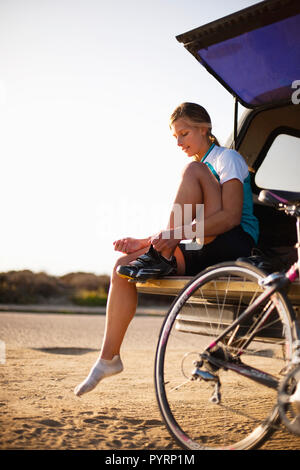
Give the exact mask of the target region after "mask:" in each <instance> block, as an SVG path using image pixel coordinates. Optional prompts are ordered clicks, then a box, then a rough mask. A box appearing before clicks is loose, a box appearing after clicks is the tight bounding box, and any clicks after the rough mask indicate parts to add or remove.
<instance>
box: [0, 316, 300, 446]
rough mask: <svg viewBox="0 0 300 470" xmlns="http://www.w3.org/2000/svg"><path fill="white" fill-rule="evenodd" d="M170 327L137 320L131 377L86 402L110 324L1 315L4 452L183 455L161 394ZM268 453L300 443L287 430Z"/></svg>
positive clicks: (127, 345)
mask: <svg viewBox="0 0 300 470" xmlns="http://www.w3.org/2000/svg"><path fill="white" fill-rule="evenodd" d="M162 321H163V318H162V317H160V316H136V317H135V319H134V320H133V322H132V323H131V325H130V327H129V330H128V333H127V336H126V338H125V341H124V344H123V349H122V359H123V362H124V365H125V370H124V372H123V373H122V374H120V375H118V376H115V377H111V378H108V379H106V380H104V381H103V382H101V384H100V385H99V386H98V387H97V388H96V389H95V390H94V391H92V392H90V393H89V394H86V395H85V396H83V397H81V398H78V397H76V396H75V395H74V394H73V389H74V387H75V386H76V385H77V384H78V383H79V382H81V381H82V379H83V378H84V377H85V376H86V374H87V373H88V371H89V369H90V366H91V365H92V364H93V362H94V360H95V359H96V357H97V355H98V349H99V346H100V344H101V340H102V335H103V331H104V322H105V317H104V316H103V315H78V314H77V315H76V314H75V315H74V314H46V313H42V314H38V313H17V312H5V313H3V312H2V313H0V340H1V341H2V342H4V344H5V358H4V357H3V354H2V356H1V355H0V385H1V390H0V449H2V450H3V449H25V450H29V449H41V450H44V449H52V450H54V449H60V450H64V449H65V450H67V449H85V450H92V449H100V450H134V449H135V450H137V449H139V450H141V449H148V450H152V449H159V450H174V449H179V447H178V445H177V444H176V443H175V442H174V441H173V439H172V437H171V436H170V435H169V433H168V431H167V430H166V428H165V426H164V424H163V422H162V419H161V416H160V413H159V410H158V406H157V402H156V398H155V391H154V380H153V367H154V355H155V348H156V342H157V338H158V333H159V330H160V327H161V324H162ZM2 345H3V343H2ZM265 448H268V449H295V450H296V449H300V438H297V437H294V436H291V435H290V434H288V433H287V432H285V431H284V430H282V432H277V433H275V435H274V437H272V439H271V440H270V441H269V442H268V443H267V444H266V445H265Z"/></svg>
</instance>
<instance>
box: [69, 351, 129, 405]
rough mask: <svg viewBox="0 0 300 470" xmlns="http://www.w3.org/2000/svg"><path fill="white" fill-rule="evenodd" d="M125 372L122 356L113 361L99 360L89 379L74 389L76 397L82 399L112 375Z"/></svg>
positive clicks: (115, 357)
mask: <svg viewBox="0 0 300 470" xmlns="http://www.w3.org/2000/svg"><path fill="white" fill-rule="evenodd" d="M122 370H123V364H122V361H121V359H120V356H114V357H113V359H111V360H107V359H100V358H99V359H98V360H97V361H96V362H95V364H94V365H93V367H92V369H91V371H90V373H89V375H88V376H87V378H86V379H85V380H84V381H83V382H81V384H79V385H77V387H75V389H74V393H75V395H77V396H78V397H80V396H81V395H83V394H84V393H87V392H90V391H91V390H93V389H94V388H95V387H96V385H98V383H99V382H100V380H102V379H104V378H105V377H110V376H111V375H115V374H119V373H120V372H122Z"/></svg>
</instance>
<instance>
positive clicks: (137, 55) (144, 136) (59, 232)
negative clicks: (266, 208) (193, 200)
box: [0, 0, 259, 276]
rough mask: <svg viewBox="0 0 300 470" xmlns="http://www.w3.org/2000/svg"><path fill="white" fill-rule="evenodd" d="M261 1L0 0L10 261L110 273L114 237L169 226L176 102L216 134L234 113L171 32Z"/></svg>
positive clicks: (180, 158) (58, 271) (53, 271)
mask: <svg viewBox="0 0 300 470" xmlns="http://www.w3.org/2000/svg"><path fill="white" fill-rule="evenodd" d="M256 3H259V2H257V1H256V0H229V1H228V2H226V3H224V2H221V1H219V0H213V1H212V2H209V3H205V4H204V3H203V2H194V1H192V0H187V1H186V2H184V4H183V3H182V2H180V1H179V0H154V1H153V2H151V3H149V2H140V1H138V0H130V1H129V2H126V3H124V2H122V1H121V0H116V1H114V2H110V3H109V4H108V3H107V2H103V1H102V2H101V1H100V2H99V1H96V0H87V1H85V2H83V1H81V0H76V1H71V0H62V1H60V2H59V3H53V2H52V1H51V0H44V1H43V2H42V3H41V2H39V1H38V0H28V1H27V2H26V5H24V4H23V3H22V1H21V0H4V1H2V2H1V4H0V24H1V28H0V38H1V40H0V60H1V65H2V67H1V70H2V73H1V75H0V104H1V106H0V122H1V129H2V138H1V139H0V151H1V155H2V172H1V176H2V181H1V183H2V184H1V189H0V195H1V196H2V201H4V204H3V207H2V231H1V251H0V259H1V265H0V266H1V271H2V272H8V271H12V270H15V271H21V270H25V269H28V270H30V271H32V272H45V273H47V274H49V275H53V276H62V275H64V274H67V273H70V272H89V273H94V274H96V275H110V272H111V268H112V267H113V265H114V263H115V261H116V259H117V258H118V257H119V256H120V253H119V252H115V251H114V250H113V245H112V243H113V241H114V240H116V239H118V238H123V237H126V236H132V237H137V238H139V237H141V238H144V237H147V236H149V235H150V234H154V233H156V232H157V231H158V230H160V229H161V228H164V227H165V225H166V221H167V218H168V213H169V211H170V207H171V205H172V202H173V197H174V196H175V191H176V188H177V184H178V180H179V176H180V172H181V169H182V167H183V165H185V164H186V162H187V159H186V157H185V156H184V155H183V153H182V152H181V151H180V150H179V149H178V148H177V146H176V142H175V140H174V137H172V135H171V132H170V131H169V126H168V120H169V116H170V114H171V113H172V111H173V109H174V108H175V107H176V106H177V105H178V104H179V103H181V102H183V101H193V102H198V103H200V104H202V105H203V106H204V107H205V108H206V109H207V110H208V112H209V114H210V116H211V119H212V123H213V129H212V132H213V134H214V135H216V137H217V138H218V139H219V141H220V143H221V145H224V144H225V142H226V141H227V139H228V137H229V136H230V134H231V133H232V130H233V113H234V100H233V97H232V96H231V95H230V94H229V93H228V92H227V91H226V90H225V89H224V88H223V87H222V86H221V85H220V84H219V83H218V82H217V81H216V80H215V79H214V78H213V77H212V76H211V75H210V74H209V73H208V72H207V71H206V70H205V69H204V68H203V67H202V66H201V65H200V64H199V63H198V62H197V61H196V60H195V58H193V57H192V56H191V54H189V53H188V52H187V51H186V50H185V49H184V47H183V46H182V45H181V44H179V43H178V41H177V40H176V38H175V36H176V35H178V34H181V33H184V32H186V31H189V30H192V29H194V28H195V27H198V26H201V25H203V24H206V23H209V22H211V21H214V20H216V19H218V18H221V17H223V16H226V15H229V14H231V13H233V12H235V11H237V10H241V9H243V8H246V7H248V6H251V5H253V4H256Z"/></svg>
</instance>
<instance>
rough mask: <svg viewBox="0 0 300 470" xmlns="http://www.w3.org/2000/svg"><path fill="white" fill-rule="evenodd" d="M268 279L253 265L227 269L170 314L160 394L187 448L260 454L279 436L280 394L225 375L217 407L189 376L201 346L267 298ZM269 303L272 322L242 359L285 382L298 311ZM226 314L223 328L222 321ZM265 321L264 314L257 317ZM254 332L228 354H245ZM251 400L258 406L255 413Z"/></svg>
mask: <svg viewBox="0 0 300 470" xmlns="http://www.w3.org/2000/svg"><path fill="white" fill-rule="evenodd" d="M265 276H266V274H265V273H264V272H262V271H261V270H259V269H257V268H256V267H254V266H252V265H248V264H247V263H242V262H234V263H220V264H218V265H215V266H212V267H210V268H207V269H206V270H204V271H203V272H201V273H199V274H198V275H197V276H196V277H195V278H193V279H192V280H191V281H190V282H189V283H188V284H187V285H186V286H185V288H184V289H183V290H182V291H181V292H180V293H179V295H178V297H177V298H176V299H175V300H174V302H173V304H172V305H171V307H170V309H169V312H168V314H167V316H166V318H165V321H164V323H163V325H162V327H161V331H160V335H159V340H158V344H157V349H156V356H155V374H154V375H155V392H156V398H157V401H158V405H159V409H160V412H161V415H162V418H163V420H164V422H165V424H166V427H167V429H168V430H169V432H170V434H171V435H172V436H173V438H175V440H176V441H177V443H178V444H179V445H180V446H181V447H182V448H184V449H189V450H206V449H216V450H217V449H218V450H219V449H237V450H243V449H254V448H257V447H259V446H261V445H262V443H263V442H264V441H265V440H266V439H268V438H269V437H270V435H271V434H272V433H273V431H274V427H275V423H277V422H278V407H277V390H273V389H270V388H267V387H265V386H261V385H259V384H257V383H256V382H254V381H252V380H250V379H247V378H245V377H242V376H241V375H239V374H236V373H234V372H231V371H223V370H222V369H220V370H219V371H218V372H217V374H218V378H219V379H220V383H221V390H222V398H221V402H220V403H219V404H214V403H211V402H210V401H209V393H210V392H208V391H207V390H208V385H209V384H208V383H207V382H205V381H203V380H200V381H199V380H192V379H191V377H192V376H191V372H190V371H191V370H192V368H194V365H192V363H193V360H194V359H195V358H196V361H197V358H199V354H200V351H199V348H200V347H201V343H203V342H204V345H203V346H202V349H204V348H206V347H207V346H208V345H209V344H210V343H211V339H212V338H216V336H217V335H218V334H219V332H220V330H221V328H224V324H225V323H226V325H228V324H231V323H232V322H233V321H234V318H237V316H239V315H240V314H241V311H242V310H244V309H245V308H246V307H247V306H248V305H249V304H251V303H252V301H253V300H254V299H255V298H257V296H258V292H259V291H261V288H260V287H259V284H258V282H259V281H260V280H262V279H263V278H264V277H265ZM224 282H225V285H224ZM237 282H239V283H241V282H242V283H246V282H247V283H248V284H247V286H245V284H243V285H241V284H237ZM249 282H250V284H249ZM222 283H223V284H222ZM226 283H227V284H226ZM250 285H251V286H252V293H251V295H250V297H249V288H250V287H249V286H250ZM220 286H221V287H220ZM226 286H227V287H226ZM228 286H229V288H228ZM230 286H233V287H232V288H231V287H230ZM245 287H247V288H245ZM204 291H205V297H204V295H203V292H204ZM220 300H221V301H222V303H220ZM270 302H271V303H272V306H273V307H274V310H273V312H272V315H271V318H269V319H268V321H267V322H266V323H265V324H264V326H263V328H261V329H260V330H259V331H258V332H257V335H256V336H255V342H251V343H250V345H249V346H248V347H247V348H246V349H245V351H244V354H243V356H242V357H243V361H245V357H246V361H247V362H245V363H246V364H248V365H252V366H253V367H256V368H258V366H260V368H261V365H260V364H261V363H262V364H263V370H264V371H265V372H268V373H272V375H275V376H276V378H278V380H279V377H280V376H281V374H283V371H284V370H285V367H286V366H287V365H288V364H289V362H290V361H291V358H292V343H293V328H292V326H293V321H294V312H293V309H292V307H291V304H290V302H289V300H288V298H287V297H286V295H285V293H283V292H276V293H275V294H273V295H272V297H271V300H270ZM269 305H271V304H270V303H269ZM264 306H265V305H264ZM219 307H222V308H221V310H220V309H219ZM220 312H221V320H220V319H219V323H218V327H217V328H216V324H217V323H216V321H217V318H216V314H217V313H220ZM261 314H262V312H261V309H259V311H258V312H256V314H255V315H253V318H254V317H255V318H256V319H257V318H259V317H260V315H261ZM250 323H251V322H250ZM252 326H253V325H252ZM249 328H250V326H249V325H242V326H240V327H239V330H238V333H237V334H236V336H235V339H234V341H233V342H232V343H231V345H230V346H229V345H227V346H226V345H225V344H224V346H223V347H224V349H225V348H227V351H228V352H229V351H230V353H231V354H233V353H234V351H236V350H237V348H241V347H242V341H244V340H245V338H246V337H248V336H249ZM247 335H248V336H247ZM231 340H232V338H231ZM226 341H227V342H228V341H229V339H228V338H226ZM223 343H224V342H223ZM266 344H267V345H268V349H267V350H266V346H265V345H266ZM254 346H255V348H256V349H253V348H254ZM193 354H195V356H193ZM226 374H227V376H226ZM224 389H225V394H224ZM252 396H253V400H254V405H253V406H249V402H250V400H251V398H252ZM253 400H252V401H253ZM249 412H250V415H249Z"/></svg>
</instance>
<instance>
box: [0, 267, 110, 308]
mask: <svg viewBox="0 0 300 470" xmlns="http://www.w3.org/2000/svg"><path fill="white" fill-rule="evenodd" d="M109 282H110V278H109V276H105V275H102V276H97V275H95V274H91V273H81V272H80V273H70V274H66V275H65V276H60V277H55V276H50V275H48V274H46V273H44V272H40V273H33V272H32V271H29V270H24V271H9V272H7V273H0V303H7V304H30V303H33V304H36V303H45V302H49V301H51V300H54V299H55V300H56V303H57V301H58V300H59V299H62V301H64V302H65V301H66V300H67V301H71V302H72V301H75V302H76V303H77V302H78V301H81V300H78V299H83V300H82V301H84V299H85V298H87V299H88V298H89V296H87V294H86V293H87V292H90V293H91V295H90V297H91V299H94V300H87V301H88V302H102V304H101V305H103V302H104V301H103V299H106V297H107V292H108V289H109ZM82 292H86V293H85V294H84V295H83V294H82ZM97 298H99V299H102V300H101V301H100V300H97Z"/></svg>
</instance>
